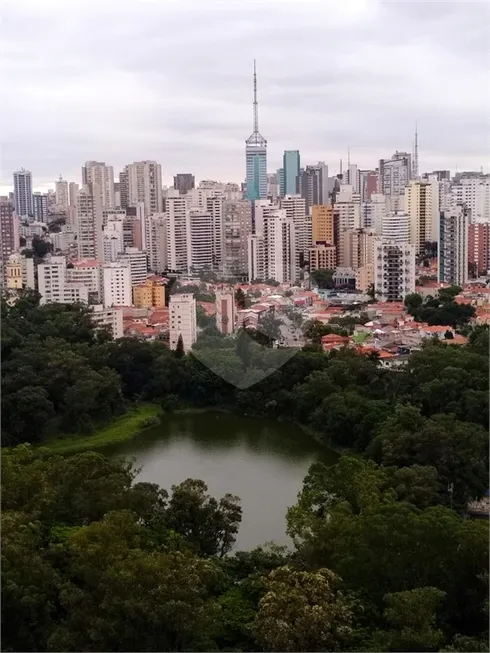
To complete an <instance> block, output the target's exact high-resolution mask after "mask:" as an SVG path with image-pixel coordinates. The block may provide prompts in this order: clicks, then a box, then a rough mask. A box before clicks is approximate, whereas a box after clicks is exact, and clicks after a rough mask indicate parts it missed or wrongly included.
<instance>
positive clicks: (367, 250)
mask: <svg viewBox="0 0 490 653" xmlns="http://www.w3.org/2000/svg"><path fill="white" fill-rule="evenodd" d="M374 240H375V234H374V232H373V231H369V230H367V229H351V230H347V231H346V233H345V259H344V266H343V267H346V268H352V269H353V270H357V269H358V268H361V267H364V266H366V265H371V264H372V263H373V258H374Z"/></svg>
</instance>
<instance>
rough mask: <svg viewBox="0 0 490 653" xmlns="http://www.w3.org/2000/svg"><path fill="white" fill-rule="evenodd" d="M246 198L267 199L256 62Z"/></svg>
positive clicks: (264, 142)
mask: <svg viewBox="0 0 490 653" xmlns="http://www.w3.org/2000/svg"><path fill="white" fill-rule="evenodd" d="M245 164H246V181H245V184H246V191H245V197H246V199H248V200H251V201H254V200H259V199H264V198H266V197H267V141H266V140H265V138H264V137H263V136H262V135H261V133H260V132H259V104H258V102H257V72H256V68H255V60H254V102H253V132H252V134H251V136H249V138H247V140H246V141H245Z"/></svg>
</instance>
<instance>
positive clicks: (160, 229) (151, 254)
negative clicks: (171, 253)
mask: <svg viewBox="0 0 490 653" xmlns="http://www.w3.org/2000/svg"><path fill="white" fill-rule="evenodd" d="M148 221H149V223H148V224H149V229H148V233H149V242H148V247H147V250H148V266H149V269H150V270H151V271H152V272H157V273H161V272H164V271H165V270H167V268H168V243H167V232H168V227H167V215H166V214H165V213H155V214H154V215H151V216H150V217H149V218H148Z"/></svg>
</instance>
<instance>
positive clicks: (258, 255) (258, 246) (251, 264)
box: [247, 233, 266, 283]
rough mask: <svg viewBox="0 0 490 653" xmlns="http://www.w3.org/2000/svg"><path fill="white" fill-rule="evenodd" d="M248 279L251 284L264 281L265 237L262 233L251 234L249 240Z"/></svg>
mask: <svg viewBox="0 0 490 653" xmlns="http://www.w3.org/2000/svg"><path fill="white" fill-rule="evenodd" d="M247 277H248V282H249V283H251V282H252V281H255V280H257V279H261V280H264V279H265V278H266V276H265V274H264V236H263V234H262V233H255V234H250V236H249V237H248V239H247Z"/></svg>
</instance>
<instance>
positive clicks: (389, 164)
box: [378, 151, 412, 196]
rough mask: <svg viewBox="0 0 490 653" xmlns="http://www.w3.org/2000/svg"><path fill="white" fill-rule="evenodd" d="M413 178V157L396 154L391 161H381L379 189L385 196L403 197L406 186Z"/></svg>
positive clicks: (400, 153)
mask: <svg viewBox="0 0 490 653" xmlns="http://www.w3.org/2000/svg"><path fill="white" fill-rule="evenodd" d="M411 178H412V155H411V154H408V153H407V152H398V151H397V152H395V154H393V156H392V157H391V159H380V162H379V175H378V180H379V188H378V192H379V193H382V194H383V195H395V196H396V195H403V194H404V192H405V186H407V185H408V183H409V181H410V179H411Z"/></svg>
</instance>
